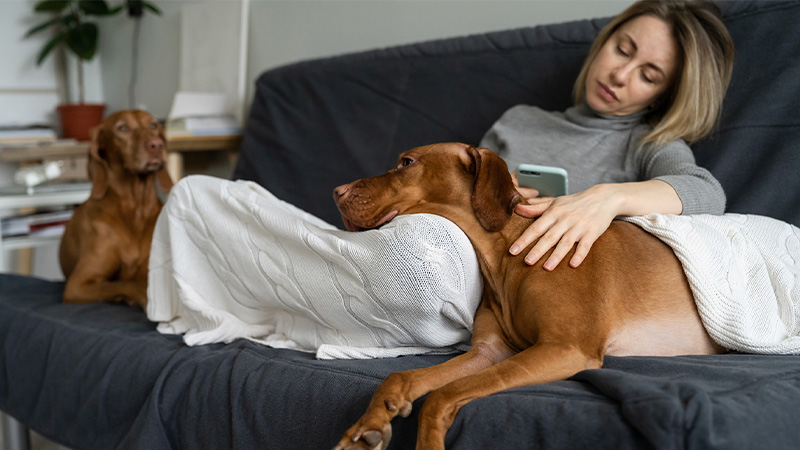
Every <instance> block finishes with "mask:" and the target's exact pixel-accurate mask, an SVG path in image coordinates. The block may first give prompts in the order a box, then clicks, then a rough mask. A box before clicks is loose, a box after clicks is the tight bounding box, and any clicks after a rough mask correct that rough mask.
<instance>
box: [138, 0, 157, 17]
mask: <svg viewBox="0 0 800 450" xmlns="http://www.w3.org/2000/svg"><path fill="white" fill-rule="evenodd" d="M142 6H143V7H145V8H147V9H149V10H150V12H152V13H153V14H155V15H157V16H160V15H161V10H160V9H158V6H156V5H154V4H152V3H150V2H144V1H143V2H142Z"/></svg>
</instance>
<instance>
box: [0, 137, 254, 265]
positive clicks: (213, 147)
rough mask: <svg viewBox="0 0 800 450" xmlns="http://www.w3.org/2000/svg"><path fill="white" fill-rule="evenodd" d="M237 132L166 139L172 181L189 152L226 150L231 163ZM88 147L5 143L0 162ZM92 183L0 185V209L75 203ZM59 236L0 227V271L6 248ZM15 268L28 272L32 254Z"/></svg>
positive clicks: (65, 154)
mask: <svg viewBox="0 0 800 450" xmlns="http://www.w3.org/2000/svg"><path fill="white" fill-rule="evenodd" d="M240 141H241V137H240V136H202V137H191V136H187V137H175V138H168V139H167V170H168V171H169V173H170V176H171V177H172V179H173V180H174V181H177V180H179V179H180V178H182V177H183V174H184V158H185V156H186V155H187V154H190V153H192V152H209V151H211V152H220V151H221V152H226V153H227V155H228V161H229V164H231V165H232V164H233V162H234V160H235V158H236V156H237V155H238V151H239V144H240ZM88 151H89V143H88V142H77V143H76V142H72V143H66V144H62V143H58V142H56V143H54V144H48V145H40V146H18V147H17V146H4V147H0V162H7V163H15V164H29V163H35V162H39V161H42V160H52V159H59V158H64V159H69V158H74V157H82V156H86V154H87V153H88ZM90 190H91V184H90V183H88V182H84V183H63V184H46V185H42V186H41V187H35V188H34V190H33V192H32V193H28V192H26V189H25V188H24V187H22V186H9V187H5V188H0V210H19V211H21V212H23V213H27V212H30V211H32V210H35V209H36V208H45V207H53V206H74V205H78V204H80V203H83V202H84V201H85V200H86V199H87V198H89V193H90ZM59 239H61V235H60V234H58V235H50V236H36V237H31V236H18V237H6V238H4V237H3V235H2V231H0V272H6V271H8V270H9V268H8V267H5V266H6V261H5V257H4V252H5V251H6V250H17V249H31V248H34V247H38V246H41V245H46V244H49V243H52V242H57V241H58V240H59ZM28 252H30V250H28ZM17 266H18V267H17V271H18V272H20V273H29V272H30V267H31V255H30V253H28V254H27V255H26V256H25V257H21V258H20V261H19V263H18V264H17Z"/></svg>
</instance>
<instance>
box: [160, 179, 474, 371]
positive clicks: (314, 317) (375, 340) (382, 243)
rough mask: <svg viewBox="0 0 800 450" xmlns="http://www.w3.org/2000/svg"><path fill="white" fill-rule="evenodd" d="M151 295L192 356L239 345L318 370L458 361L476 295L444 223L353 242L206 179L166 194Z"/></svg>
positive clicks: (465, 251)
mask: <svg viewBox="0 0 800 450" xmlns="http://www.w3.org/2000/svg"><path fill="white" fill-rule="evenodd" d="M148 283H149V286H148V291H147V292H148V300H149V303H148V306H147V315H148V317H149V318H150V320H152V321H154V322H160V324H159V326H158V330H159V331H160V332H162V333H172V334H183V339H184V341H185V342H186V343H187V344H188V345H196V344H205V343H211V342H230V341H233V340H235V339H238V338H247V339H252V340H254V341H257V342H261V343H264V344H266V345H269V346H273V347H285V348H293V349H298V350H305V351H310V352H316V355H317V357H318V358H369V357H389V356H399V355H406V354H419V353H432V352H439V353H443V352H452V351H454V350H463V349H466V348H468V347H469V340H470V337H471V332H472V320H473V316H474V314H475V310H476V309H477V307H478V303H479V302H480V298H481V292H482V281H481V275H480V270H479V267H478V263H477V259H476V257H475V253H474V250H473V249H472V246H471V245H470V242H469V240H468V238H467V237H466V235H464V233H463V232H462V231H461V230H460V229H459V228H458V227H457V226H456V225H454V224H453V223H452V222H449V221H447V220H445V219H443V218H441V217H438V216H435V215H428V214H421V215H414V216H400V217H398V218H396V219H395V220H393V221H392V222H390V223H389V224H387V225H385V226H383V227H381V228H380V229H378V230H371V231H364V232H360V233H351V232H347V231H341V230H338V229H336V228H335V227H333V226H332V225H329V224H327V223H325V222H323V221H321V220H320V219H318V218H316V217H313V216H311V215H309V214H307V213H305V212H303V211H300V210H299V209H297V208H295V207H293V206H292V205H290V204H288V203H285V202H283V201H281V200H279V199H277V198H276V197H274V196H273V195H272V194H270V193H269V192H268V191H266V190H264V189H263V188H261V187H260V186H258V185H257V184H255V183H251V182H242V181H239V182H231V181H226V180H221V179H217V178H211V177H204V176H192V177H187V178H184V179H183V180H181V181H180V182H179V183H178V184H177V185H176V186H175V187H173V189H172V191H171V192H170V196H169V200H168V201H167V203H166V205H165V207H164V209H163V210H162V212H161V215H160V216H159V218H158V222H157V224H156V228H155V232H154V235H153V244H152V249H151V253H150V272H149V278H148Z"/></svg>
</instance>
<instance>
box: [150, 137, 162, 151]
mask: <svg viewBox="0 0 800 450" xmlns="http://www.w3.org/2000/svg"><path fill="white" fill-rule="evenodd" d="M147 149H148V150H150V151H151V152H153V153H156V152H161V151H162V150H164V141H163V140H162V139H161V138H155V139H150V140H149V141H147Z"/></svg>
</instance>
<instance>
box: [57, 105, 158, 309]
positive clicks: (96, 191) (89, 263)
mask: <svg viewBox="0 0 800 450" xmlns="http://www.w3.org/2000/svg"><path fill="white" fill-rule="evenodd" d="M87 169H88V173H89V179H90V180H91V181H92V195H91V197H90V198H89V199H88V200H86V202H84V203H83V204H81V205H80V206H78V207H77V208H75V213H74V214H73V216H72V219H70V221H69V222H68V223H67V228H66V230H65V231H64V237H63V238H62V240H61V247H60V249H59V260H60V262H61V270H62V271H63V272H64V276H65V277H66V278H67V284H66V287H65V289H64V302H66V303H88V302H96V301H114V302H126V303H129V304H131V305H139V306H141V307H142V308H144V307H145V306H146V305H147V264H148V260H149V258H150V242H151V241H152V239H153V228H154V227H155V223H156V218H158V213H159V212H161V206H162V205H163V203H164V201H165V200H166V193H168V192H169V190H170V188H172V180H171V179H170V177H169V174H168V173H167V169H166V139H165V137H164V129H163V127H162V126H161V125H160V124H159V123H158V121H156V120H155V119H154V118H153V117H152V116H151V115H150V114H148V113H147V112H145V111H121V112H118V113H116V114H113V115H111V116H109V117H108V118H106V119H105V120H104V121H103V123H102V124H100V125H99V126H98V127H97V128H95V129H93V130H92V142H91V145H90V148H89V161H88V166H87Z"/></svg>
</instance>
